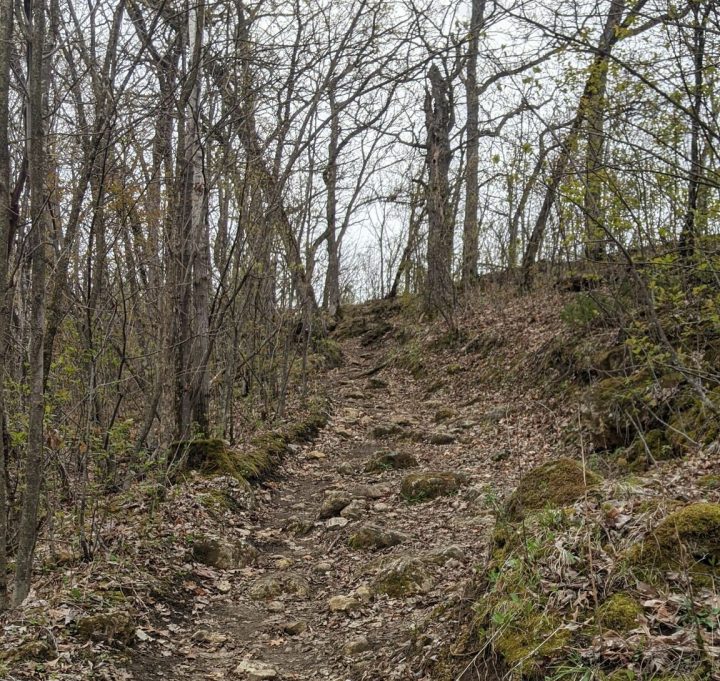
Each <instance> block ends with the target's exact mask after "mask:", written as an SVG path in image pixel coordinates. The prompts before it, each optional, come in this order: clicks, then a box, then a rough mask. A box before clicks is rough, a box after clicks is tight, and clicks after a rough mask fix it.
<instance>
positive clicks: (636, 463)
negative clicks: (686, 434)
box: [617, 428, 677, 471]
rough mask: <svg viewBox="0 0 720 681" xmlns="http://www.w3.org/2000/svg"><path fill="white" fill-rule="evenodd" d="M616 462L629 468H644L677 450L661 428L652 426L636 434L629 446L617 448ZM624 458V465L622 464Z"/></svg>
mask: <svg viewBox="0 0 720 681" xmlns="http://www.w3.org/2000/svg"><path fill="white" fill-rule="evenodd" d="M617 454H618V458H617V463H618V465H619V466H621V467H627V468H628V469H629V470H633V471H641V470H646V469H647V468H648V467H649V465H650V464H652V463H653V461H667V460H668V459H672V458H673V457H674V456H676V454H677V450H676V449H675V448H673V446H672V445H671V444H670V442H669V441H668V438H667V435H666V432H665V430H664V429H663V428H653V429H652V430H650V431H648V432H647V433H644V434H643V435H642V436H640V435H638V436H637V437H636V438H635V439H634V440H633V442H632V444H631V445H630V446H629V447H626V448H625V449H621V450H618V452H617ZM623 460H624V466H623Z"/></svg>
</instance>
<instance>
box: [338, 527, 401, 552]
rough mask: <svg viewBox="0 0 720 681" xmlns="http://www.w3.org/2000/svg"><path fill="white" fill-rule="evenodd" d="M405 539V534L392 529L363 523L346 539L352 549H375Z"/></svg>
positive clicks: (385, 547)
mask: <svg viewBox="0 0 720 681" xmlns="http://www.w3.org/2000/svg"><path fill="white" fill-rule="evenodd" d="M406 539H407V536H406V535H404V534H401V533H400V532H395V531H393V530H384V529H383V528H382V527H379V526H378V525H372V524H367V525H363V527H361V528H360V529H359V530H357V532H355V533H353V534H352V535H351V536H350V539H348V544H349V545H350V547H351V548H353V549H358V550H365V551H367V550H370V551H377V550H379V549H389V548H390V547H392V546H397V545H398V544H401V543H402V542H403V541H405V540H406Z"/></svg>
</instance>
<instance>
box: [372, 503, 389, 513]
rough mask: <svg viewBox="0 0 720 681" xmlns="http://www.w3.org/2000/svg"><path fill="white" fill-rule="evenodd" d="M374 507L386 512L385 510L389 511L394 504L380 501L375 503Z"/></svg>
mask: <svg viewBox="0 0 720 681" xmlns="http://www.w3.org/2000/svg"><path fill="white" fill-rule="evenodd" d="M373 508H374V509H375V510H376V511H379V512H380V513H384V512H385V511H389V510H390V509H391V508H392V506H390V504H386V503H385V502H384V501H378V502H377V503H375V504H373Z"/></svg>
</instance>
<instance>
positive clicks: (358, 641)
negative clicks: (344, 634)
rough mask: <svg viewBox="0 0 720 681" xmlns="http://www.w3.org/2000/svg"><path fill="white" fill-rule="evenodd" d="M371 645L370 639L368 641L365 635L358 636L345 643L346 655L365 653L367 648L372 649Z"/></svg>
mask: <svg viewBox="0 0 720 681" xmlns="http://www.w3.org/2000/svg"><path fill="white" fill-rule="evenodd" d="M371 647H372V646H371V644H370V641H368V640H367V638H366V637H365V636H358V638H355V639H353V640H352V641H349V642H348V643H347V644H345V648H344V649H343V651H344V652H345V654H346V655H357V654H358V653H364V652H365V651H366V650H370V648H371Z"/></svg>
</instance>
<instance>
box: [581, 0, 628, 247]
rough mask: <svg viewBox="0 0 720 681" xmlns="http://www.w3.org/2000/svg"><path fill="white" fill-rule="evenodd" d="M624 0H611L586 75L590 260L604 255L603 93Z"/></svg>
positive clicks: (585, 198) (586, 209)
mask: <svg viewBox="0 0 720 681" xmlns="http://www.w3.org/2000/svg"><path fill="white" fill-rule="evenodd" d="M624 11H625V0H612V2H611V3H610V9H609V11H608V15H607V19H606V21H605V28H604V30H603V34H602V37H601V39H600V44H599V47H598V49H599V53H600V56H601V59H598V60H596V61H595V64H594V65H593V69H592V70H591V72H590V75H589V78H588V84H589V87H588V88H587V100H586V103H585V109H586V116H587V123H586V128H587V150H586V153H585V191H584V193H583V211H584V213H585V251H586V254H587V256H588V258H589V259H590V260H600V259H602V257H603V256H604V255H605V246H604V243H605V231H604V224H605V221H604V219H603V212H602V193H603V177H602V171H603V166H604V160H603V154H604V150H605V105H606V101H605V93H606V91H607V80H608V67H609V65H610V49H611V48H612V45H613V42H614V41H615V40H616V35H617V31H618V28H619V27H620V23H621V21H622V17H623V13H624Z"/></svg>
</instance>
